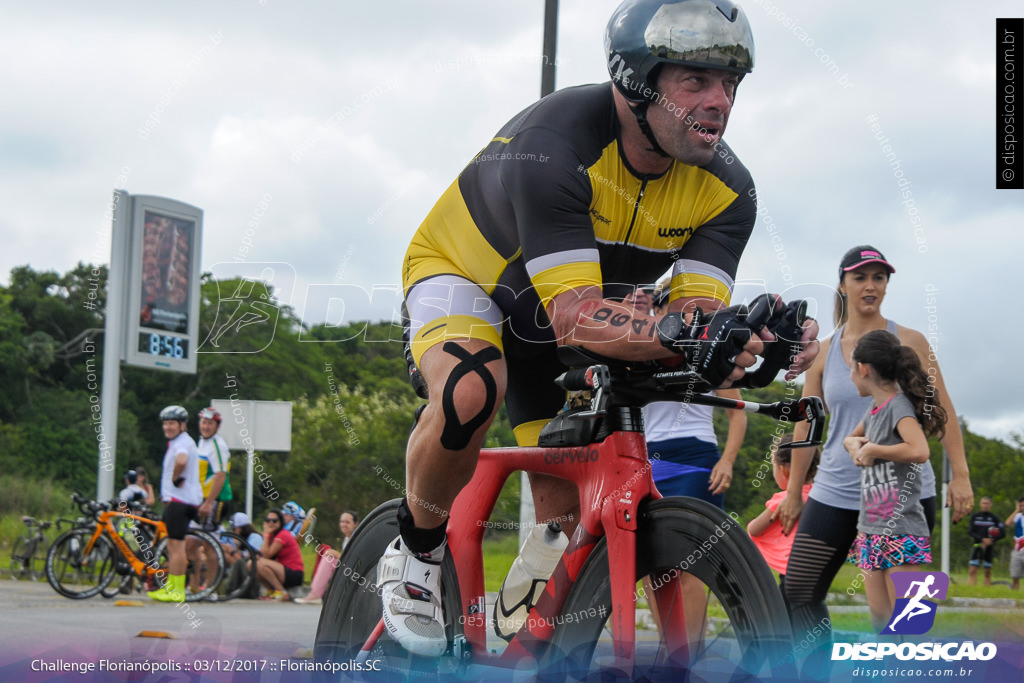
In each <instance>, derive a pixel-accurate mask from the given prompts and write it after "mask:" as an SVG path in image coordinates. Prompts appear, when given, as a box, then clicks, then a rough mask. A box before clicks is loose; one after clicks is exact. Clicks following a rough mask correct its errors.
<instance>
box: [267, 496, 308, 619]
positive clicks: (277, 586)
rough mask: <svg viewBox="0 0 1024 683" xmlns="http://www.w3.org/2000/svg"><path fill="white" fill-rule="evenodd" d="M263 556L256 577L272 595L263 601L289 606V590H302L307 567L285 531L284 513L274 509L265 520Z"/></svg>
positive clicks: (296, 544)
mask: <svg viewBox="0 0 1024 683" xmlns="http://www.w3.org/2000/svg"><path fill="white" fill-rule="evenodd" d="M260 553H261V554H262V555H263V556H262V557H261V558H259V560H257V562H256V576H257V577H258V578H259V580H260V583H261V584H263V586H264V587H265V588H266V589H267V590H268V591H269V592H268V593H267V594H266V595H264V596H263V597H262V598H260V599H261V600H275V601H279V602H288V601H290V600H291V599H292V598H291V596H290V595H288V593H287V592H286V590H287V589H288V588H294V587H295V586H301V585H302V581H303V579H304V578H305V571H306V568H305V565H304V564H303V562H302V552H301V551H300V550H299V543H298V541H296V540H295V537H294V536H292V534H291V532H290V531H288V530H287V529H285V528H284V513H283V512H281V510H279V509H277V508H274V509H272V510H270V511H268V512H267V515H266V517H264V518H263V546H262V548H261V549H260Z"/></svg>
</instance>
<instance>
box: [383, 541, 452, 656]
mask: <svg viewBox="0 0 1024 683" xmlns="http://www.w3.org/2000/svg"><path fill="white" fill-rule="evenodd" d="M444 548H445V547H444V546H443V545H442V546H441V547H440V548H439V549H438V550H436V551H434V552H432V553H430V554H429V555H418V554H415V553H413V552H412V551H410V550H408V549H407V548H406V547H405V544H404V543H403V542H402V538H401V536H399V537H398V538H396V539H395V540H394V541H393V542H391V543H389V544H388V549H387V550H386V551H385V552H384V556H383V557H382V558H380V561H379V562H378V563H377V586H378V587H379V590H380V597H381V603H382V605H383V607H384V625H385V626H386V627H387V629H388V633H390V634H391V638H392V639H393V640H394V641H395V642H397V643H398V644H399V645H401V646H402V647H403V648H405V649H406V650H408V651H409V652H411V653H413V654H417V655H423V656H425V657H439V656H441V655H442V654H444V651H445V650H446V649H447V648H448V638H447V637H446V636H445V630H444V615H443V613H442V611H441V560H442V559H444Z"/></svg>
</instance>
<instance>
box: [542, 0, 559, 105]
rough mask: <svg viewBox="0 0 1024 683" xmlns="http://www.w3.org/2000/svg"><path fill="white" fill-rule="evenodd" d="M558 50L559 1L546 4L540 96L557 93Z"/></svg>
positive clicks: (546, 2) (547, 1)
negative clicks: (556, 68) (556, 56)
mask: <svg viewBox="0 0 1024 683" xmlns="http://www.w3.org/2000/svg"><path fill="white" fill-rule="evenodd" d="M557 48H558V0H545V2H544V51H543V53H542V54H541V60H540V64H541V67H540V96H541V97H547V96H548V95H550V94H551V93H553V92H554V91H555V54H556V53H557Z"/></svg>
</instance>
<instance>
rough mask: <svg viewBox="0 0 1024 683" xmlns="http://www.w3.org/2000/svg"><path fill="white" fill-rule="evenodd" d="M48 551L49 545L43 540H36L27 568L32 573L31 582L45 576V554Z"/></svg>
mask: <svg viewBox="0 0 1024 683" xmlns="http://www.w3.org/2000/svg"><path fill="white" fill-rule="evenodd" d="M49 551H50V545H49V544H48V543H47V542H46V539H45V538H42V537H40V538H37V539H36V540H35V547H34V548H32V557H30V558H29V566H30V567H31V571H32V577H31V578H32V580H33V581H39V580H40V579H42V578H43V577H45V576H46V554H47V553H48V552H49Z"/></svg>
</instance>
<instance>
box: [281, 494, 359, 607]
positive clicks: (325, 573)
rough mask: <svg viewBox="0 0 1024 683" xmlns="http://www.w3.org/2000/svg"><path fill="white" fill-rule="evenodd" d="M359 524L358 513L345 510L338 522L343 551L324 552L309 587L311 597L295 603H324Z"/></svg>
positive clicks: (328, 550) (329, 549)
mask: <svg viewBox="0 0 1024 683" xmlns="http://www.w3.org/2000/svg"><path fill="white" fill-rule="evenodd" d="M358 524H359V514H358V513H356V512H353V511H352V510H345V511H344V512H342V513H341V517H340V519H339V520H338V528H339V529H341V538H342V540H341V549H340V550H335V549H334V548H327V550H325V551H324V553H323V555H322V556H321V558H320V563H319V564H318V565H317V567H316V570H315V571H314V572H313V580H312V581H311V582H310V585H309V595H307V596H306V597H304V598H299V599H298V600H296V601H295V602H297V603H299V604H301V605H319V604H321V603H322V602H323V597H324V593H325V592H326V591H327V585H328V584H329V583H330V581H331V577H332V576H334V570H335V569H337V568H338V564H339V563H340V562H341V554H342V553H343V552H345V548H346V546H348V542H349V539H351V538H352V532H353V531H355V530H356V525H358Z"/></svg>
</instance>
